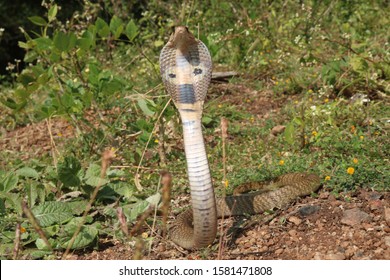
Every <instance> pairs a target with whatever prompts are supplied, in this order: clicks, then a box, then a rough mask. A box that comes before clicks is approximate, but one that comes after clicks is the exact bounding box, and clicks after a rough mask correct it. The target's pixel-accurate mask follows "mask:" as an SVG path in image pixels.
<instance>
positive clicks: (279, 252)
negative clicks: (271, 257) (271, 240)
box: [275, 248, 284, 256]
mask: <svg viewBox="0 0 390 280" xmlns="http://www.w3.org/2000/svg"><path fill="white" fill-rule="evenodd" d="M283 251H284V249H283V248H279V249H277V250H276V251H275V255H278V256H279V255H281V254H282V253H283Z"/></svg>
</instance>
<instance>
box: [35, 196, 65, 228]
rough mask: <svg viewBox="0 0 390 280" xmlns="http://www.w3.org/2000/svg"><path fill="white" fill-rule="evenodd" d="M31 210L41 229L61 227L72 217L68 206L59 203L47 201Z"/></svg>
mask: <svg viewBox="0 0 390 280" xmlns="http://www.w3.org/2000/svg"><path fill="white" fill-rule="evenodd" d="M31 210H32V212H33V214H34V216H35V218H36V219H37V221H38V223H39V225H40V226H41V227H48V226H51V225H61V224H64V223H66V222H67V221H68V220H70V219H71V218H72V217H73V213H72V210H71V209H70V207H69V204H68V203H66V202H61V201H48V202H45V203H43V204H40V205H38V206H36V207H33V208H32V209H31Z"/></svg>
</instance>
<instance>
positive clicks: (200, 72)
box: [194, 68, 202, 75]
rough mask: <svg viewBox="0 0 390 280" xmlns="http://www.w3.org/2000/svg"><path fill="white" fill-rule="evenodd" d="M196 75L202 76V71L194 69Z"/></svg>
mask: <svg viewBox="0 0 390 280" xmlns="http://www.w3.org/2000/svg"><path fill="white" fill-rule="evenodd" d="M194 74H195V75H199V74H202V69H199V68H195V69H194Z"/></svg>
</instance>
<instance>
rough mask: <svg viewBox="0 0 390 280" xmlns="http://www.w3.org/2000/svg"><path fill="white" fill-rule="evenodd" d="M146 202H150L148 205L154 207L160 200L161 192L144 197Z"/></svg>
mask: <svg viewBox="0 0 390 280" xmlns="http://www.w3.org/2000/svg"><path fill="white" fill-rule="evenodd" d="M145 200H146V201H147V202H149V203H150V205H153V206H154V207H157V206H158V204H159V202H160V200H161V194H160V193H155V194H154V195H151V196H149V197H148V198H147V199H145Z"/></svg>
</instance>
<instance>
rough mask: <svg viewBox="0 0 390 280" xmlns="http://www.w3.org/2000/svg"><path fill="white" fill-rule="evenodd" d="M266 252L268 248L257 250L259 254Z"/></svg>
mask: <svg viewBox="0 0 390 280" xmlns="http://www.w3.org/2000/svg"><path fill="white" fill-rule="evenodd" d="M267 251H268V246H263V247H261V248H260V249H259V251H258V252H259V253H265V252H267Z"/></svg>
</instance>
